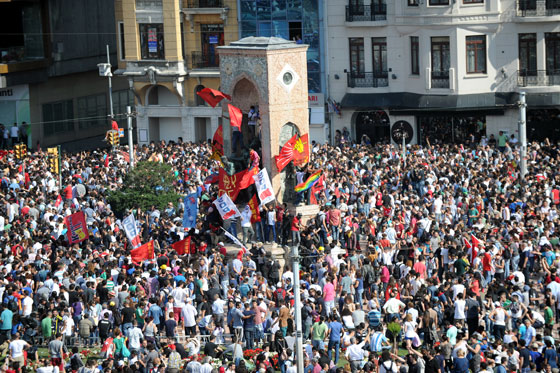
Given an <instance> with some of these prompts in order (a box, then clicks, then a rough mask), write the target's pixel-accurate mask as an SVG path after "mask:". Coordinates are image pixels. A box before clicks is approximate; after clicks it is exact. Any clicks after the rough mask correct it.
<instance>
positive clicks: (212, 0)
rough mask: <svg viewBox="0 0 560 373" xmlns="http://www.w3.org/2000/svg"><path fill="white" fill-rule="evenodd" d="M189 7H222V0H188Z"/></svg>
mask: <svg viewBox="0 0 560 373" xmlns="http://www.w3.org/2000/svg"><path fill="white" fill-rule="evenodd" d="M188 4H189V8H223V7H224V1H223V0H189V2H188Z"/></svg>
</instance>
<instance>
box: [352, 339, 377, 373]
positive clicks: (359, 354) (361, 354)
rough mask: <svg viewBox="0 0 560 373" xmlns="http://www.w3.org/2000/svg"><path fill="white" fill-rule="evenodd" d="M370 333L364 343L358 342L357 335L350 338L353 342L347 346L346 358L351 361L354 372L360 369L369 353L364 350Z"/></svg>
mask: <svg viewBox="0 0 560 373" xmlns="http://www.w3.org/2000/svg"><path fill="white" fill-rule="evenodd" d="M370 333H371V331H370ZM370 333H368V335H367V337H366V338H365V339H364V340H363V341H362V343H357V342H356V337H352V338H350V343H351V344H350V346H348V347H347V348H346V359H347V360H348V361H349V362H350V369H351V370H352V373H354V372H356V371H359V370H360V368H361V366H362V365H361V364H362V361H363V360H364V359H365V358H367V356H368V355H369V352H368V351H366V350H364V346H365V344H366V343H367V342H368V341H369V336H370Z"/></svg>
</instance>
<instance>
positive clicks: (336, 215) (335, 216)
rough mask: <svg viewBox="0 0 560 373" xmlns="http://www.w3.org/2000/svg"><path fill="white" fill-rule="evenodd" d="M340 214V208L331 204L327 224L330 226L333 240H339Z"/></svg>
mask: <svg viewBox="0 0 560 373" xmlns="http://www.w3.org/2000/svg"><path fill="white" fill-rule="evenodd" d="M340 215H341V212H340V210H339V209H337V208H336V207H334V206H331V209H330V211H329V224H330V226H331V231H332V239H333V242H337V241H339V239H338V238H339V235H340V223H341V220H342V219H341V218H340Z"/></svg>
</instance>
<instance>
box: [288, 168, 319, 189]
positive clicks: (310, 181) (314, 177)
mask: <svg viewBox="0 0 560 373" xmlns="http://www.w3.org/2000/svg"><path fill="white" fill-rule="evenodd" d="M322 173H323V170H319V171H317V172H315V173H314V174H313V175H311V176H309V177H308V178H307V180H305V181H304V182H303V183H301V184H298V185H296V187H295V188H294V189H295V191H296V192H298V193H299V192H303V191H306V190H307V189H309V188H311V187H312V186H313V185H314V184H315V183H316V182H317V180H319V177H321V174H322Z"/></svg>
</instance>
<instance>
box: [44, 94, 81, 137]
mask: <svg viewBox="0 0 560 373" xmlns="http://www.w3.org/2000/svg"><path fill="white" fill-rule="evenodd" d="M43 122H45V127H44V128H43V134H44V136H52V135H55V134H59V133H64V132H69V131H74V102H73V101H72V100H66V101H58V102H50V103H47V104H43Z"/></svg>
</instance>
